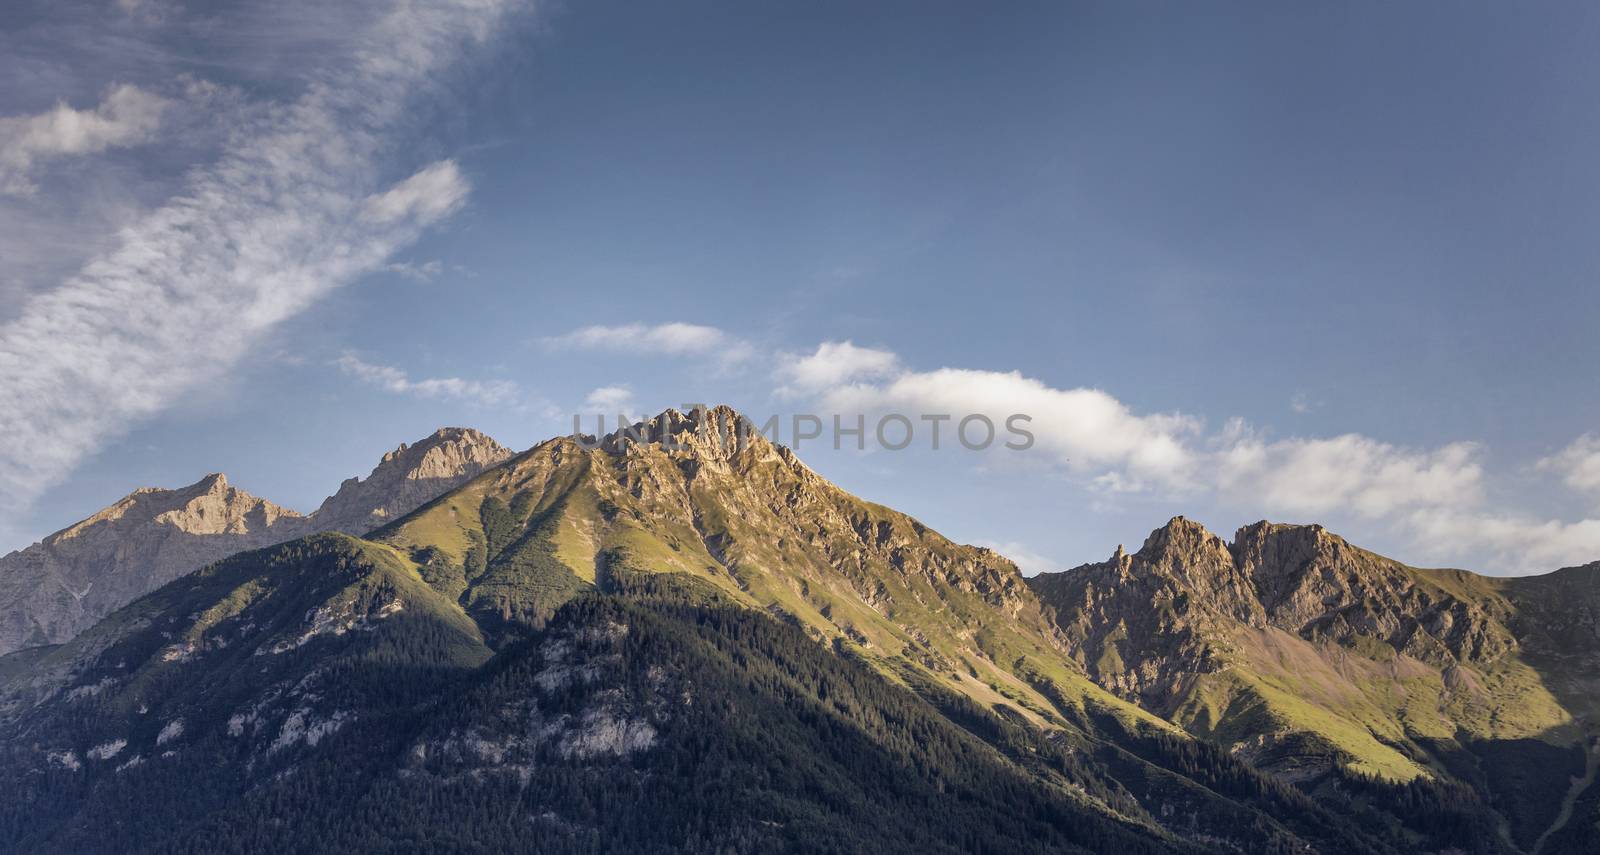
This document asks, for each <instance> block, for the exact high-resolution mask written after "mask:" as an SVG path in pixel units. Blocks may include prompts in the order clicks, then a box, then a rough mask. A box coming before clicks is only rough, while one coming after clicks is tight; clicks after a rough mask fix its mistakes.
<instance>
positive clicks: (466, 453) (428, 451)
mask: <svg viewBox="0 0 1600 855" xmlns="http://www.w3.org/2000/svg"><path fill="white" fill-rule="evenodd" d="M509 457H511V451H510V449H507V448H506V447H505V446H502V445H501V444H500V443H498V442H495V441H494V440H493V439H491V438H489V437H488V436H486V435H485V434H482V433H479V432H478V431H475V430H472V429H471V428H456V427H447V428H440V429H439V430H437V431H434V432H433V433H432V434H431V435H429V436H428V437H427V438H425V439H423V440H421V441H419V442H417V443H416V444H414V445H406V444H405V443H401V444H400V447H399V448H396V449H395V450H394V451H391V452H389V453H388V454H385V455H384V456H383V459H382V460H380V461H379V462H378V465H377V467H375V468H374V469H373V470H372V473H371V474H369V475H368V476H367V477H366V478H364V479H362V478H349V479H346V480H345V482H344V483H343V484H340V485H339V491H338V492H336V493H334V494H333V495H332V496H329V497H328V498H327V499H325V500H324V501H323V503H322V505H321V506H320V507H318V508H317V509H316V511H314V512H313V513H312V514H311V523H312V525H313V527H314V528H315V529H316V530H317V531H342V532H344V533H345V534H354V535H357V536H359V535H363V534H366V533H367V532H369V531H371V530H373V529H375V528H377V527H379V526H381V525H384V524H385V523H389V522H392V521H394V520H396V519H399V518H400V517H403V516H405V515H406V514H408V513H411V512H412V511H413V510H415V509H417V508H419V507H421V506H422V505H424V504H426V503H428V502H429V501H431V500H432V499H433V498H434V497H436V496H438V495H439V494H441V493H444V492H446V491H447V490H452V489H454V488H455V487H457V486H458V485H460V484H461V483H463V482H464V481H466V480H467V479H469V478H472V477H473V476H475V475H477V474H478V473H479V472H482V471H483V470H485V469H488V468H490V467H493V466H495V465H497V464H499V463H501V462H502V461H504V460H506V459H507V458H509Z"/></svg>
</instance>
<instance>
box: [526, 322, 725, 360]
mask: <svg viewBox="0 0 1600 855" xmlns="http://www.w3.org/2000/svg"><path fill="white" fill-rule="evenodd" d="M541 341H542V342H543V343H544V344H545V346H546V347H551V348H557V349H560V348H574V349H578V350H596V351H608V352H611V353H658V354H663V355H666V356H698V355H706V354H713V353H717V352H719V351H721V352H733V351H737V352H739V353H741V354H742V353H745V352H746V351H747V350H748V346H747V345H745V344H744V343H742V342H740V341H738V340H737V339H735V338H734V337H733V336H730V335H728V334H727V333H725V332H723V331H722V330H719V329H717V328H716V327H708V326H703V325H701V324H686V323H677V322H674V323H666V324H657V325H656V326H647V325H645V324H640V323H632V324H619V325H617V326H603V325H596V326H588V327H583V328H581V329H576V330H573V331H572V332H569V333H567V334H565V335H559V336H549V337H547V338H544V339H541Z"/></svg>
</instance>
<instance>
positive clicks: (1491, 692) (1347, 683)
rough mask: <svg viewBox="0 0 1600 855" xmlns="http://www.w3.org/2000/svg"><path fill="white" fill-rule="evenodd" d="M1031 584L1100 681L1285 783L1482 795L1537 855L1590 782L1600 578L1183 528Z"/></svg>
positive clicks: (1268, 528)
mask: <svg viewBox="0 0 1600 855" xmlns="http://www.w3.org/2000/svg"><path fill="white" fill-rule="evenodd" d="M1029 584H1030V585H1031V586H1032V587H1033V588H1034V590H1035V591H1037V592H1038V593H1039V595H1040V597H1041V599H1043V600H1044V601H1045V602H1046V603H1048V604H1050V605H1051V606H1052V607H1053V609H1054V612H1055V617H1056V622H1057V625H1058V626H1059V627H1060V628H1061V631H1062V632H1063V633H1065V634H1066V635H1067V636H1068V637H1069V638H1070V639H1071V642H1072V647H1073V651H1074V652H1073V655H1074V658H1075V660H1076V661H1077V662H1078V663H1079V664H1080V665H1082V666H1083V667H1084V668H1085V670H1086V671H1087V672H1088V673H1089V674H1090V676H1091V677H1092V678H1093V679H1094V680H1095V681H1096V682H1097V683H1098V684H1100V685H1101V686H1103V687H1105V688H1107V689H1108V690H1110V691H1113V692H1115V693H1116V694H1118V695H1119V696H1121V697H1123V698H1126V699H1128V700H1131V701H1134V702H1136V703H1138V704H1140V705H1141V706H1142V707H1144V708H1145V709H1148V710H1150V711H1151V712H1154V713H1156V714H1158V715H1160V716H1162V717H1164V718H1167V719H1170V720H1171V721H1173V722H1174V723H1176V724H1178V725H1180V726H1182V727H1183V728H1185V729H1186V730H1187V731H1189V732H1191V733H1194V734H1196V735H1199V736H1202V737H1204V738H1206V739H1207V740H1209V741H1212V742H1215V743H1217V744H1220V745H1222V746H1224V747H1226V748H1228V749H1229V750H1230V751H1231V752H1233V753H1234V754H1235V755H1236V756H1238V757H1241V758H1243V759H1245V760H1247V761H1248V762H1249V763H1250V764H1251V765H1252V766H1254V767H1255V768H1258V769H1263V770H1267V771H1271V772H1273V773H1275V774H1276V775H1278V776H1279V777H1282V778H1284V779H1287V780H1295V781H1304V782H1315V781H1317V780H1319V779H1322V778H1323V777H1325V776H1327V775H1328V774H1329V773H1330V772H1331V771H1333V770H1334V769H1335V768H1336V767H1342V768H1345V769H1353V770H1355V771H1358V772H1361V773H1365V774H1369V775H1377V776H1382V777H1385V778H1389V779H1393V780H1411V779H1415V778H1419V777H1420V778H1429V779H1454V780H1459V781H1464V782H1470V783H1473V784H1475V785H1480V786H1481V787H1482V788H1484V789H1485V790H1486V791H1487V792H1488V793H1489V794H1490V795H1491V796H1493V797H1494V798H1496V799H1497V800H1498V801H1499V803H1500V805H1501V806H1502V807H1503V808H1504V810H1505V813H1507V814H1508V815H1510V816H1511V817H1512V823H1511V831H1512V834H1513V836H1514V839H1515V841H1516V842H1517V843H1518V844H1519V845H1522V846H1526V847H1532V846H1533V845H1534V844H1535V843H1536V842H1537V840H1538V837H1539V835H1540V834H1541V833H1542V832H1543V831H1544V830H1545V829H1547V828H1550V827H1551V824H1552V823H1553V822H1555V820H1556V819H1557V817H1558V815H1559V812H1560V810H1561V808H1562V804H1563V798H1564V797H1567V796H1569V795H1573V796H1575V795H1576V791H1573V790H1571V788H1570V780H1569V779H1578V780H1587V777H1586V776H1592V774H1593V771H1594V765H1595V764H1594V760H1595V758H1594V754H1593V752H1591V751H1590V750H1589V749H1590V747H1591V745H1600V743H1596V742H1595V739H1596V736H1597V731H1596V728H1595V722H1596V713H1597V712H1600V694H1597V692H1596V689H1600V685H1597V684H1596V677H1597V676H1600V658H1597V654H1600V630H1597V627H1600V624H1597V623H1596V616H1597V615H1600V609H1597V603H1600V600H1597V593H1600V565H1591V566H1589V567H1587V568H1572V569H1568V570H1563V571H1558V572H1557V573H1554V574H1549V575H1547V576H1540V577H1524V578H1491V577H1485V576H1479V575H1476V574H1473V573H1468V572H1465V571H1460V570H1430V569H1421V568H1416V567H1409V566H1406V565H1404V564H1401V563H1400V562H1397V561H1393V560H1391V559H1388V558H1384V557H1382V556H1379V555H1376V554H1374V553H1371V552H1368V551H1366V550H1362V549H1359V548H1357V547H1354V546H1352V545H1350V544H1349V543H1348V542H1346V541H1345V540H1344V539H1343V538H1341V537H1339V536H1337V535H1335V534H1333V533H1331V532H1329V531H1328V530H1326V529H1325V528H1323V527H1322V526H1317V525H1282V524H1273V523H1268V522H1260V523H1256V524H1253V525H1249V526H1245V527H1244V528H1241V529H1240V530H1239V531H1238V532H1237V533H1236V534H1235V535H1234V538H1233V541H1232V542H1231V543H1229V542H1226V541H1224V540H1222V538H1220V537H1217V536H1216V535H1214V534H1212V533H1210V532H1208V531H1206V530H1205V529H1204V528H1203V527H1201V526H1200V525H1198V524H1197V523H1194V522H1192V521H1190V520H1186V519H1184V518H1182V517H1178V518H1175V519H1173V520H1172V521H1171V522H1169V523H1168V524H1167V525H1166V526H1164V527H1162V528H1160V529H1157V530H1156V531H1155V532H1153V533H1152V534H1151V535H1150V537H1149V538H1148V539H1147V540H1146V541H1145V543H1144V545H1143V546H1142V547H1141V548H1140V549H1139V550H1138V551H1137V552H1135V553H1133V554H1131V555H1130V554H1127V553H1124V552H1123V551H1122V550H1121V549H1120V548H1119V550H1118V552H1117V554H1116V555H1114V556H1113V557H1112V558H1111V559H1110V560H1108V561H1105V562H1102V563H1099V564H1090V565H1085V566H1083V567H1079V568H1076V569H1073V570H1069V571H1066V572H1062V573H1047V574H1040V575H1039V576H1036V577H1034V578H1032V579H1030V580H1029Z"/></svg>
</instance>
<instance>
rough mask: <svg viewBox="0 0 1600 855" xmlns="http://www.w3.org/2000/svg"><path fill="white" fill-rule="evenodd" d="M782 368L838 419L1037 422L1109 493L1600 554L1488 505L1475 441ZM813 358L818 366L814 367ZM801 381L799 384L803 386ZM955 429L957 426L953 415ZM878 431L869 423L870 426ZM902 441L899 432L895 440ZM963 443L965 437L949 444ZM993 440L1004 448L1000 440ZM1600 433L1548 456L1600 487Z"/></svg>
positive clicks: (1450, 548)
mask: <svg viewBox="0 0 1600 855" xmlns="http://www.w3.org/2000/svg"><path fill="white" fill-rule="evenodd" d="M786 359H787V362H786V363H784V364H780V366H779V368H778V372H779V376H780V377H785V378H789V379H790V380H791V381H795V380H798V379H800V378H814V379H815V381H816V382H814V383H811V384H809V385H808V388H812V389H814V390H818V393H817V395H816V396H815V398H814V399H813V400H814V401H815V402H816V405H817V406H819V407H824V408H827V409H829V410H832V411H833V412H836V413H843V414H853V413H865V414H868V415H872V414H880V415H881V414H884V413H891V412H894V413H901V414H905V415H908V416H910V417H911V418H912V419H913V420H916V419H917V418H918V417H919V416H921V415H923V414H948V415H950V416H952V417H953V419H952V422H953V421H954V420H955V419H960V418H961V417H962V416H964V415H966V414H972V413H979V414H984V415H986V416H988V417H989V418H990V419H991V420H992V421H993V422H994V423H995V424H996V426H997V427H998V426H1001V425H1003V424H1004V421H1005V419H1006V417H1007V416H1009V415H1010V414H1013V413H1023V414H1027V415H1030V416H1032V420H1031V421H1030V422H1028V423H1026V427H1027V428H1028V429H1029V430H1030V431H1031V432H1032V433H1033V434H1034V435H1035V438H1036V442H1035V446H1034V448H1033V449H1032V450H1030V451H1029V452H1027V453H1028V454H1039V453H1042V454H1043V455H1044V457H1043V458H1042V459H1043V460H1045V461H1047V462H1048V463H1050V464H1051V465H1052V466H1055V467H1062V468H1064V469H1065V470H1066V471H1068V472H1070V473H1072V474H1073V475H1074V476H1077V477H1079V478H1081V479H1083V480H1084V481H1085V482H1086V483H1088V484H1090V485H1092V486H1093V487H1094V488H1097V489H1099V490H1101V491H1112V492H1116V491H1128V492H1134V491H1144V492H1153V493H1158V494H1166V495H1170V494H1186V495H1189V496H1199V495H1210V496H1211V497H1213V498H1215V499H1217V500H1220V501H1222V502H1224V503H1226V504H1229V505H1232V506H1235V507H1240V508H1247V509H1248V511H1249V513H1250V514H1252V515H1254V514H1262V515H1265V516H1267V517H1269V518H1277V519H1284V518H1306V517H1311V518H1313V519H1318V520H1319V521H1333V520H1339V519H1347V520H1349V519H1355V520H1368V521H1379V522H1380V523H1381V524H1383V525H1385V526H1386V527H1389V528H1390V529H1391V530H1392V531H1394V532H1397V533H1399V534H1401V535H1403V536H1405V537H1407V538H1409V539H1410V541H1411V542H1412V543H1413V544H1414V545H1415V546H1416V548H1417V549H1418V550H1419V551H1421V552H1424V553H1426V554H1429V555H1437V556H1442V557H1448V558H1460V557H1462V556H1473V557H1478V558H1482V557H1484V556H1489V557H1490V559H1491V560H1492V561H1494V562H1498V563H1496V564H1494V565H1493V566H1492V567H1488V568H1486V569H1493V570H1495V571H1497V572H1505V571H1513V570H1535V569H1551V568H1553V567H1555V566H1559V565H1561V564H1575V563H1582V562H1586V561H1593V560H1596V559H1600V520H1587V519H1586V520H1581V521H1578V522H1572V523H1568V522H1562V521H1559V520H1545V521H1541V520H1537V519H1531V518H1527V517H1523V516H1518V515H1516V514H1513V513H1506V512H1492V511H1489V510H1486V509H1485V508H1484V507H1483V504H1484V496H1485V493H1486V486H1487V485H1486V476H1485V471H1484V465H1483V462H1482V457H1483V449H1482V448H1481V447H1480V446H1478V445H1477V444H1475V443H1471V442H1452V443H1448V444H1445V445H1441V446H1438V447H1430V448H1407V447H1403V446H1398V445H1394V444H1391V443H1386V442H1382V441H1379V440H1376V439H1373V438H1370V437H1366V436H1362V435H1359V434H1344V435H1340V436H1334V437H1312V438H1307V437H1289V438H1283V439H1269V438H1266V437H1264V436H1263V435H1262V434H1261V433H1259V432H1258V431H1255V430H1253V429H1252V428H1250V426H1249V425H1247V424H1245V423H1244V422H1243V421H1242V420H1238V419H1235V420H1232V421H1230V422H1228V423H1226V424H1225V425H1224V426H1223V428H1222V429H1221V430H1218V431H1212V432H1207V431H1206V430H1205V429H1204V423H1203V422H1202V421H1201V420H1200V419H1199V418H1196V417H1194V416H1190V415H1186V414H1183V413H1170V414H1159V413H1158V414H1148V413H1138V412H1135V411H1134V410H1133V409H1132V408H1130V407H1129V406H1127V405H1126V404H1124V403H1123V402H1121V401H1119V400H1117V399H1116V398H1115V397H1113V396H1112V395H1110V394H1108V393H1106V392H1104V391H1101V390H1098V389H1087V388H1076V389H1058V388H1053V387H1051V386H1048V385H1046V384H1045V383H1043V382H1041V381H1039V380H1036V379H1033V378H1029V377H1025V376H1023V375H1022V374H1020V373H1018V372H995V371H975V370H967V369H956V368H942V369H938V370H935V371H914V370H910V369H908V368H905V367H904V366H903V365H902V363H901V362H900V361H899V360H898V359H896V358H895V357H894V354H892V353H890V352H888V351H865V350H864V349H862V348H855V347H854V346H851V345H848V343H843V344H834V345H824V346H823V347H821V348H819V349H818V350H817V351H816V352H815V353H814V354H812V355H811V356H807V357H798V356H793V355H790V356H788V357H786ZM802 363H803V364H805V365H806V366H808V368H809V369H810V370H809V371H808V370H803V369H802V367H801V365H802ZM795 385H797V386H799V385H801V384H800V383H798V382H796V384H795ZM945 425H946V427H945V430H946V433H945V436H946V437H950V436H951V435H952V434H951V433H950V431H951V423H949V422H947V423H945ZM869 434H870V431H869ZM895 435H896V436H898V435H899V434H895ZM947 444H948V446H950V447H953V446H954V445H955V443H954V442H953V441H949V440H948V439H947ZM995 447H998V444H996V446H995ZM1597 451H1600V440H1597V439H1596V438H1595V437H1593V436H1585V437H1582V438H1580V439H1579V440H1578V441H1577V442H1574V443H1573V444H1572V445H1571V446H1569V447H1568V448H1567V449H1565V450H1563V451H1562V452H1561V453H1559V454H1557V455H1554V456H1553V457H1551V458H1548V459H1547V460H1545V461H1541V463H1540V464H1539V466H1540V468H1541V469H1548V470H1552V471H1558V472H1561V473H1563V475H1564V477H1565V478H1566V479H1567V482H1568V483H1569V484H1571V485H1572V486H1574V487H1577V488H1579V489H1592V488H1593V487H1594V486H1600V482H1597V481H1596V480H1595V479H1596V478H1597V477H1600V476H1597V475H1596V474H1595V472H1596V470H1593V469H1590V468H1589V467H1590V466H1591V465H1592V464H1593V463H1594V462H1595V461H1596V456H1595V453H1596V452H1597ZM989 545H990V546H991V548H994V549H996V551H999V552H1001V553H1002V554H1006V555H1009V556H1010V557H1012V558H1013V560H1016V561H1018V563H1019V566H1024V567H1029V568H1030V569H1032V567H1037V566H1040V564H1042V563H1043V562H1042V560H1041V557H1040V556H1037V555H1030V554H1028V551H1027V550H1026V548H1025V547H1022V546H1021V545H1019V544H1016V543H1004V544H989Z"/></svg>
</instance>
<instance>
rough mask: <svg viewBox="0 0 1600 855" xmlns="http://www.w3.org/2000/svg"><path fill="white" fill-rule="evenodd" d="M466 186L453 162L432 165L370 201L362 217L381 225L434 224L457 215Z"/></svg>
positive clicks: (442, 161)
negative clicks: (403, 222) (415, 220)
mask: <svg viewBox="0 0 1600 855" xmlns="http://www.w3.org/2000/svg"><path fill="white" fill-rule="evenodd" d="M467 190H468V186H467V182H466V179H464V178H462V177H461V170H460V169H458V168H457V167H456V164H455V161H453V160H441V161H439V162H438V163H434V164H430V165H429V166H428V167H426V168H425V169H423V170H422V171H421V172H418V173H417V174H415V175H413V176H411V177H410V178H407V179H406V180H404V181H402V182H400V183H399V184H396V185H395V186H394V187H392V188H390V189H388V190H385V191H384V192H382V193H377V194H374V195H372V196H369V197H367V201H366V205H365V206H364V209H363V211H362V216H363V217H364V218H365V219H367V220H370V221H371V222H373V223H377V224H379V225H391V224H393V223H397V222H402V221H405V220H410V219H417V220H424V221H427V222H432V221H434V220H439V219H443V218H444V217H446V216H449V215H450V214H453V213H455V212H456V210H457V209H459V208H460V207H461V205H462V204H463V203H465V202H466V199H467Z"/></svg>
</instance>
